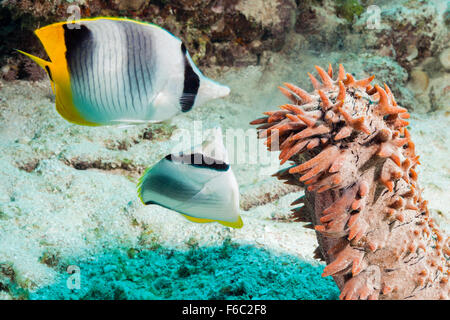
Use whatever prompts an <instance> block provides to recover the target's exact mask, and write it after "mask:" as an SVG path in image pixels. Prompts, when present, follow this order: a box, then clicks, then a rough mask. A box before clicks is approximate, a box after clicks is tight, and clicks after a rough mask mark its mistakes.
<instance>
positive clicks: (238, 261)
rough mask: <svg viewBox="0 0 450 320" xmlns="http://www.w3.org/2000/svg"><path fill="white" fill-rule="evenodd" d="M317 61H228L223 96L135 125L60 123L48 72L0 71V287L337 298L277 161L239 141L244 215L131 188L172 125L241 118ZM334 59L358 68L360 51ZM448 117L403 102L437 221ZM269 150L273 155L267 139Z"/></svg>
mask: <svg viewBox="0 0 450 320" xmlns="http://www.w3.org/2000/svg"><path fill="white" fill-rule="evenodd" d="M340 58H341V57H340V56H338V55H336V56H334V57H331V62H334V61H335V60H336V61H339V59H340ZM279 59H281V58H279ZM328 59H330V57H328ZM326 62H328V60H327V61H325V60H324V59H323V58H321V57H303V59H302V60H301V61H293V62H289V63H284V61H281V62H280V61H276V62H274V63H273V64H271V65H268V66H266V67H265V68H262V67H248V68H245V69H240V70H229V71H227V72H224V73H222V74H221V76H220V77H219V79H218V80H219V81H220V82H222V83H224V84H227V85H229V86H230V87H231V90H232V94H231V95H230V96H229V97H227V98H226V99H223V100H218V101H213V102H211V103H209V104H207V105H204V106H201V107H199V108H196V109H194V110H193V111H191V112H189V113H187V114H182V115H180V116H177V117H176V118H174V119H173V120H172V121H170V122H168V123H163V124H155V125H140V126H133V127H97V128H90V127H81V126H77V125H74V124H70V123H68V122H66V121H65V120H64V119H62V118H61V117H60V116H59V115H58V114H57V112H56V111H55V108H54V100H53V95H52V93H51V89H50V85H49V83H48V81H41V82H24V81H17V82H0V154H1V157H0V181H1V183H0V298H1V299H16V298H30V299H233V298H236V299H336V298H337V297H338V289H337V287H336V286H335V284H334V282H333V281H332V279H331V277H328V278H321V276H320V274H321V272H322V269H323V266H324V265H323V264H322V263H321V262H319V261H317V260H315V259H314V258H313V251H314V249H315V248H316V246H317V242H316V239H315V233H314V231H312V230H310V229H306V228H302V223H299V222H292V221H290V220H289V219H287V217H288V215H289V213H290V209H291V207H290V203H291V202H292V201H294V200H295V199H297V198H298V197H299V196H301V195H302V190H301V188H292V187H286V186H285V185H283V184H282V183H281V182H279V181H277V180H276V179H275V178H273V177H271V176H270V174H271V173H274V172H275V170H276V169H277V168H276V167H275V168H272V166H267V165H262V164H261V163H260V161H259V160H260V159H259V158H258V156H255V155H254V154H251V152H250V151H249V150H248V148H247V149H245V150H243V152H244V153H245V157H244V158H245V159H247V160H248V161H244V163H237V164H233V163H232V168H233V170H234V172H235V174H236V177H237V179H238V183H239V186H240V191H241V209H242V212H241V215H242V218H243V221H244V227H243V228H242V229H238V230H236V229H229V228H226V227H223V226H221V225H219V224H216V223H214V224H204V225H200V224H194V223H191V222H189V221H187V220H186V219H184V218H183V217H182V216H180V215H179V214H177V213H175V212H172V211H170V210H167V209H164V208H161V207H158V206H144V205H143V204H142V203H141V202H140V201H139V200H138V198H137V194H136V182H137V179H138V178H139V175H140V173H141V172H142V170H143V169H145V168H146V167H148V166H150V165H152V164H154V163H155V162H156V161H158V160H159V159H161V158H162V157H164V156H165V155H166V154H168V153H170V152H171V151H173V147H174V145H175V144H176V143H177V141H176V139H174V137H176V136H177V135H179V133H180V132H186V131H179V130H180V129H183V130H188V131H189V132H192V131H193V130H194V129H195V128H194V123H195V122H196V121H201V123H202V126H203V128H204V129H206V128H212V127H214V126H221V127H222V129H223V130H226V129H229V128H234V129H239V128H242V129H244V130H248V129H250V126H249V124H248V123H249V122H250V121H251V120H253V119H255V118H258V117H260V116H261V113H262V112H263V111H267V110H274V109H276V108H277V106H278V105H280V104H282V103H284V102H285V100H284V98H283V96H282V95H281V94H280V93H279V92H278V91H277V89H276V86H277V85H279V84H281V82H282V81H291V82H294V83H298V84H299V85H301V86H303V87H306V88H309V83H308V84H307V82H306V72H307V71H311V70H312V69H313V68H312V66H313V64H319V65H326ZM344 65H345V66H346V68H347V69H348V70H352V67H353V70H361V65H362V62H360V61H350V60H349V61H348V64H346V63H345V62H344ZM275 66H276V67H275ZM295 70H304V71H303V72H301V74H300V73H299V72H295ZM356 75H357V76H358V77H361V76H363V75H364V74H363V73H362V72H359V73H358V72H357V74H356ZM243 88H244V89H243ZM449 127H450V117H449V114H448V112H447V113H446V112H445V111H437V112H434V113H428V114H416V113H412V115H411V124H410V131H411V133H412V136H413V140H414V142H415V143H416V148H417V153H418V154H419V155H420V156H421V158H420V160H421V163H422V165H421V166H420V167H419V168H420V169H419V182H420V185H421V187H422V188H424V193H423V197H424V198H425V199H427V200H429V207H430V209H431V213H432V215H433V217H434V218H435V219H436V220H437V222H438V223H439V224H440V226H441V228H442V229H444V230H445V231H446V232H447V234H448V233H449V231H450V220H449V218H450V215H449V208H450V197H448V190H449V187H450V170H449V168H450V165H449V161H448V159H449V158H450V151H449V145H448V141H450V139H449V138H450V130H449V129H448V128H449ZM249 135H250V137H251V136H252V135H253V138H255V136H256V132H255V131H249ZM258 148H261V149H262V148H264V145H263V144H262V142H260V143H259V147H258ZM258 150H259V149H258ZM264 150H265V149H264ZM235 153H237V151H235ZM258 154H262V153H261V152H259V153H258ZM266 156H268V157H269V158H270V159H272V160H274V161H275V163H276V160H277V156H278V155H277V154H276V153H272V154H271V155H269V154H266ZM255 157H256V158H255ZM250 159H252V161H250ZM272 170H273V171H272ZM70 265H75V266H78V267H79V268H80V272H81V273H80V275H81V287H80V289H79V290H69V289H68V288H67V279H68V277H69V274H68V273H67V271H66V270H67V267H68V266H70Z"/></svg>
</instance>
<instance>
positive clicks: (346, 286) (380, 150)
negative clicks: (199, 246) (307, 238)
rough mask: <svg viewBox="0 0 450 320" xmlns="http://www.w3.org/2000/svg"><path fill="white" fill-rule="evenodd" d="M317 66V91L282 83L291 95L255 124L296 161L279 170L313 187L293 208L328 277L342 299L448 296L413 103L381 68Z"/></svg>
mask: <svg viewBox="0 0 450 320" xmlns="http://www.w3.org/2000/svg"><path fill="white" fill-rule="evenodd" d="M316 70H317V72H318V75H319V77H320V80H321V81H319V80H317V79H316V77H314V76H313V75H312V74H310V73H308V75H309V77H310V79H311V82H312V85H313V87H314V90H313V92H307V91H305V90H303V89H301V88H299V87H297V86H295V85H293V84H289V83H284V87H279V89H280V90H281V92H282V93H283V94H284V95H285V96H286V97H287V98H289V100H290V101H291V103H290V104H285V105H282V106H280V107H279V108H280V109H281V110H276V111H269V112H265V113H264V114H265V115H266V116H265V117H262V118H259V119H257V120H254V121H252V122H251V124H253V125H259V127H258V130H259V132H258V136H259V138H265V139H266V141H265V143H266V145H267V146H268V149H269V150H271V151H281V153H280V161H281V164H283V163H285V162H286V161H288V160H290V161H293V165H292V166H291V167H289V168H287V169H284V170H281V171H279V172H278V173H276V174H275V175H276V176H277V177H278V178H279V179H281V180H284V181H285V183H288V184H296V185H299V186H304V187H305V188H306V189H305V195H304V196H303V197H301V198H299V199H298V200H296V201H295V202H294V203H293V205H298V204H302V205H301V206H299V207H296V208H295V209H293V210H292V211H293V215H294V216H295V217H296V218H297V220H299V221H305V222H309V223H310V224H309V225H307V226H309V227H311V228H314V229H315V230H316V235H317V240H318V243H319V247H318V248H317V250H316V256H317V257H320V258H322V259H323V260H325V262H326V263H327V266H326V267H325V269H324V272H323V275H322V276H329V275H331V276H333V278H334V280H335V282H336V283H337V285H338V287H339V289H340V290H341V295H340V298H341V299H448V297H449V292H450V285H449V283H448V278H449V270H450V268H449V267H450V260H449V258H450V249H449V245H450V241H449V238H448V237H446V236H445V235H444V234H443V233H442V232H441V231H440V230H439V227H438V226H437V225H436V223H435V222H434V221H433V219H432V218H431V217H430V213H429V210H428V208H427V201H426V200H423V199H422V197H421V189H420V188H419V185H418V183H417V172H416V167H417V165H418V164H420V162H419V157H418V156H417V155H416V152H415V147H414V143H413V142H412V140H411V134H410V133H409V131H408V130H407V128H406V126H407V125H408V124H409V123H408V122H407V121H406V120H405V119H408V118H409V114H408V112H407V110H406V109H404V108H401V107H400V106H399V105H398V104H397V102H396V101H395V98H394V95H393V94H392V92H391V90H390V89H389V87H388V86H387V85H386V84H384V86H383V87H381V86H379V85H374V86H372V85H371V82H372V81H373V79H374V76H372V77H369V78H367V79H362V80H356V79H355V78H354V77H353V76H352V75H351V74H350V73H346V72H345V70H344V67H343V66H342V65H339V71H338V74H337V76H336V78H335V79H334V77H333V69H332V67H331V65H329V67H328V70H327V71H325V70H324V69H322V68H320V67H318V66H316Z"/></svg>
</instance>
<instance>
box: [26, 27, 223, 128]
mask: <svg viewBox="0 0 450 320" xmlns="http://www.w3.org/2000/svg"><path fill="white" fill-rule="evenodd" d="M75 22H76V23H77V24H78V27H79V28H70V26H69V25H68V24H67V23H66V22H63V23H56V24H52V25H49V26H46V27H43V28H40V29H38V30H36V35H37V36H38V37H39V39H40V40H41V42H42V43H43V45H44V47H45V49H46V51H47V53H48V55H49V57H50V59H51V61H45V60H42V59H39V58H37V57H34V56H31V55H29V54H26V53H25V54H26V55H27V56H29V57H30V58H32V59H33V60H34V61H36V62H37V63H38V64H39V65H41V67H43V68H44V69H45V70H46V71H47V72H48V74H49V77H50V81H51V82H52V87H53V89H54V91H55V94H56V108H57V110H58V112H59V113H60V114H61V115H62V116H63V117H64V118H66V119H67V120H68V121H71V122H74V123H78V124H83V125H111V124H117V123H120V122H123V123H130V122H132V123H138V122H146V121H163V120H166V119H169V118H171V117H173V116H175V115H176V114H178V113H180V112H187V111H189V110H191V108H192V107H194V106H196V105H199V104H201V103H204V102H206V101H209V100H211V99H215V98H219V97H224V96H226V95H228V93H229V91H230V90H229V88H228V87H226V86H222V85H220V84H218V83H216V82H214V81H213V80H210V79H208V78H206V77H205V76H204V75H203V74H202V73H201V72H200V70H199V69H198V68H197V67H196V66H195V64H194V63H193V61H192V59H191V57H190V56H189V53H188V52H187V50H186V47H185V46H184V45H183V43H182V42H181V40H180V39H178V38H176V37H174V36H173V35H172V34H170V33H169V32H167V31H166V30H164V29H162V28H160V27H158V26H156V25H153V24H149V23H143V22H138V21H134V20H129V19H121V18H95V19H82V20H79V21H75Z"/></svg>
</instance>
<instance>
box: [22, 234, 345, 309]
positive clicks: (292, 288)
mask: <svg viewBox="0 0 450 320" xmlns="http://www.w3.org/2000/svg"><path fill="white" fill-rule="evenodd" d="M73 264H76V265H78V266H79V267H80V270H81V272H80V275H81V277H80V279H81V285H80V289H79V290H76V289H74V290H69V289H68V287H67V279H68V277H69V274H67V273H66V274H67V275H66V276H61V278H60V280H59V281H58V282H56V284H54V285H52V286H49V287H44V288H42V289H40V290H39V291H37V292H34V293H31V294H30V295H29V298H30V299H75V300H78V299H87V300H91V299H193V300H196V299H289V300H291V299H299V300H304V299H327V300H329V299H337V298H338V295H339V290H338V288H337V286H336V285H335V283H334V282H333V280H332V279H331V277H328V278H322V277H321V273H322V271H323V267H322V266H312V265H311V264H308V263H306V262H304V261H302V260H300V259H298V258H296V257H293V256H289V255H279V254H275V253H273V252H270V251H268V250H266V249H260V248H256V247H253V246H238V245H234V244H232V243H229V242H225V243H224V245H223V246H219V247H206V248H199V247H194V248H191V249H190V250H188V251H177V250H171V249H167V248H162V247H157V248H154V249H153V250H145V251H141V252H135V251H132V252H130V251H128V252H127V251H125V250H116V251H114V252H108V253H104V254H102V255H100V256H97V257H96V259H95V260H90V261H83V262H81V263H80V262H75V261H74V262H73ZM63 274H64V272H63Z"/></svg>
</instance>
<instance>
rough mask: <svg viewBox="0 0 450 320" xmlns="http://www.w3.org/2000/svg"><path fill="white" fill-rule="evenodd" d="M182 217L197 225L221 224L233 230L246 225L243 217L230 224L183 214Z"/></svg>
mask: <svg viewBox="0 0 450 320" xmlns="http://www.w3.org/2000/svg"><path fill="white" fill-rule="evenodd" d="M181 215H182V216H183V217H185V218H186V219H188V220H189V221H191V222H195V223H210V222H218V223H220V224H221V225H223V226H225V227H231V228H236V229H240V228H242V226H243V225H244V223H243V222H242V219H241V217H239V219H238V220H237V221H235V222H229V221H221V220H212V219H202V218H195V217H191V216H188V215H186V214H181Z"/></svg>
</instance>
